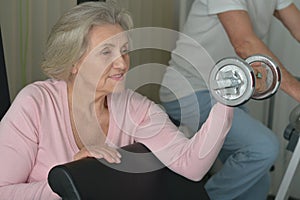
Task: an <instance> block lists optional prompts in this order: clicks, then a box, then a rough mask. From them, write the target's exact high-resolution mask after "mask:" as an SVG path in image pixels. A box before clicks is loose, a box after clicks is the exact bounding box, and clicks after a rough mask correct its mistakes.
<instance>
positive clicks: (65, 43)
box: [41, 1, 133, 80]
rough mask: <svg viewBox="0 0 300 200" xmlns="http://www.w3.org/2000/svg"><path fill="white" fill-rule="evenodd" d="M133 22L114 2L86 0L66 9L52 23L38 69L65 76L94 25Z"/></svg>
mask: <svg viewBox="0 0 300 200" xmlns="http://www.w3.org/2000/svg"><path fill="white" fill-rule="evenodd" d="M104 24H119V25H120V26H121V27H122V28H123V29H124V30H129V29H131V28H132V26H133V22H132V19H131V16H130V15H129V13H128V12H127V11H125V10H124V9H121V8H120V7H118V6H117V5H116V3H114V2H111V1H110V2H107V3H105V2H86V3H82V4H80V5H77V6H75V7H73V8H72V9H70V10H69V11H68V12H66V13H65V14H64V15H63V16H62V17H61V18H60V19H59V20H58V21H57V23H56V24H55V25H54V26H53V28H52V30H51V32H50V35H49V37H48V40H47V45H46V50H45V52H44V55H43V56H44V57H43V61H42V65H41V67H42V70H43V72H44V73H45V74H46V75H47V76H48V77H50V78H55V79H58V80H67V78H68V77H69V74H70V72H71V68H72V66H73V65H74V64H75V63H76V62H77V61H79V59H80V58H81V57H82V55H83V54H84V53H85V52H86V50H87V47H88V42H89V41H88V33H89V31H90V29H91V28H92V27H93V26H95V25H100V26H101V25H104Z"/></svg>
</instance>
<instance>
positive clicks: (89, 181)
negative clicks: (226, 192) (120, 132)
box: [48, 143, 209, 200]
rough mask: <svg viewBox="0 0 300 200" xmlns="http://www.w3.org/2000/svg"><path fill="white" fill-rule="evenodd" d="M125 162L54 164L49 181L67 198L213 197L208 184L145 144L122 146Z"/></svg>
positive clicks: (72, 199) (66, 199) (82, 160)
mask: <svg viewBox="0 0 300 200" xmlns="http://www.w3.org/2000/svg"><path fill="white" fill-rule="evenodd" d="M122 149H123V150H124V151H123V150H121V151H120V153H121V154H122V162H121V163H120V164H109V163H107V162H105V161H104V160H103V159H101V160H97V159H96V158H84V159H81V160H79V161H73V162H70V163H66V164H63V165H57V166H55V167H53V168H52V169H51V170H50V172H49V175H48V182H49V185H50V187H51V188H52V190H53V191H54V192H56V193H57V194H58V195H60V196H61V197H62V198H63V199H64V200H86V199H88V200H93V199H97V200H98V199H125V200H127V199H132V200H145V199H146V200H147V199H149V200H150V199H155V200H160V199H164V200H165V199H201V200H202V199H209V198H208V196H207V193H206V191H205V189H204V183H203V182H202V181H200V182H193V181H190V180H188V179H186V178H184V177H182V176H180V175H178V174H176V173H174V172H172V171H171V170H169V169H168V168H166V167H165V166H163V165H162V163H161V162H160V161H159V160H158V159H157V158H156V157H155V156H154V155H153V154H152V153H151V152H150V151H149V150H148V149H147V148H146V147H145V146H144V145H142V144H139V143H136V144H133V145H128V146H126V147H123V148H122Z"/></svg>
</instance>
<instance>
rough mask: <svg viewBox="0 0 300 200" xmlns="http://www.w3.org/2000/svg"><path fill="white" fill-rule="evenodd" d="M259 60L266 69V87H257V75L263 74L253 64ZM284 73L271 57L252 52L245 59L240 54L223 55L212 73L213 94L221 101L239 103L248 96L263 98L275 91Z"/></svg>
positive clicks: (211, 88) (233, 104)
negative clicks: (233, 55)
mask: <svg viewBox="0 0 300 200" xmlns="http://www.w3.org/2000/svg"><path fill="white" fill-rule="evenodd" d="M257 63H260V66H261V67H263V68H264V70H265V72H266V73H265V76H266V77H264V79H265V88H264V89H263V90H262V91H258V90H256V84H257V83H256V79H257V78H262V77H261V76H262V74H261V73H258V74H255V71H254V69H253V68H254V67H252V66H251V65H254V64H256V65H257ZM280 81H281V73H280V69H279V67H278V65H277V64H276V62H275V61H273V60H272V59H271V58H270V57H268V56H264V55H259V54H257V55H253V56H250V57H249V58H247V59H246V60H242V59H240V58H237V57H230V58H224V59H222V60H220V61H219V62H217V63H216V65H215V66H214V68H213V69H212V71H211V72H210V76H209V87H210V91H211V94H212V96H213V97H214V98H215V99H216V100H217V101H219V102H220V103H222V104H225V105H228V106H238V105H241V104H244V103H246V102H247V101H248V100H249V99H251V98H252V99H256V100H262V99H266V98H269V97H270V96H272V95H273V94H275V93H276V92H277V90H278V88H279V86H280Z"/></svg>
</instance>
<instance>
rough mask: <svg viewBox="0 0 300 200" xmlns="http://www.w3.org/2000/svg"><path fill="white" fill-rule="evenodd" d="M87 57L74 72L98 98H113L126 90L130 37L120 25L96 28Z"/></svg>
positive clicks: (94, 28)
mask: <svg viewBox="0 0 300 200" xmlns="http://www.w3.org/2000/svg"><path fill="white" fill-rule="evenodd" d="M88 38H89V45H88V48H87V51H86V53H85V54H84V55H83V57H82V58H81V59H80V61H79V62H78V63H77V64H76V65H75V67H74V68H73V70H75V71H76V73H77V76H78V75H80V76H81V79H82V80H84V82H85V85H86V86H87V87H89V85H90V86H91V87H90V88H94V89H95V92H97V93H98V94H103V95H106V94H109V93H111V92H113V91H115V90H118V88H123V85H124V81H125V73H126V72H127V71H128V69H129V55H128V51H129V49H128V48H129V47H128V46H129V44H128V36H127V34H126V32H124V30H123V29H122V27H121V26H120V25H112V24H106V25H101V26H94V27H93V28H92V29H91V30H90V33H89V35H88Z"/></svg>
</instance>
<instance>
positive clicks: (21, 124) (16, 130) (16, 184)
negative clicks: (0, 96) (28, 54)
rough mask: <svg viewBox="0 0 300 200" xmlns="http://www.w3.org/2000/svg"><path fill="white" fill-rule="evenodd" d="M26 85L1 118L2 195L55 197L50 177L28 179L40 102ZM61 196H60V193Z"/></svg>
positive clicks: (0, 192)
mask: <svg viewBox="0 0 300 200" xmlns="http://www.w3.org/2000/svg"><path fill="white" fill-rule="evenodd" d="M31 89H33V88H28V87H27V88H26V89H25V90H24V89H23V91H21V92H20V93H19V95H18V96H17V97H16V98H15V100H14V102H13V103H12V105H11V107H10V108H9V110H8V112H7V113H6V115H5V116H4V118H3V119H2V121H1V122H0V158H1V160H2V162H1V165H0V172H1V173H0V199H18V200H20V199H30V200H34V199H37V200H38V199H39V200H40V199H45V200H47V199H55V198H54V197H55V196H56V195H55V194H54V193H53V192H52V190H51V189H50V187H49V186H48V184H47V181H46V180H44V181H41V182H33V183H28V180H27V179H28V177H29V176H30V173H31V171H32V168H33V166H34V163H35V158H36V154H37V148H38V142H39V136H38V129H39V123H38V122H39V120H38V116H39V114H38V112H39V111H38V110H39V109H37V107H38V104H39V102H36V99H35V98H33V97H32V96H31V95H29V94H30V93H31V92H38V91H31ZM56 198H57V196H56Z"/></svg>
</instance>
